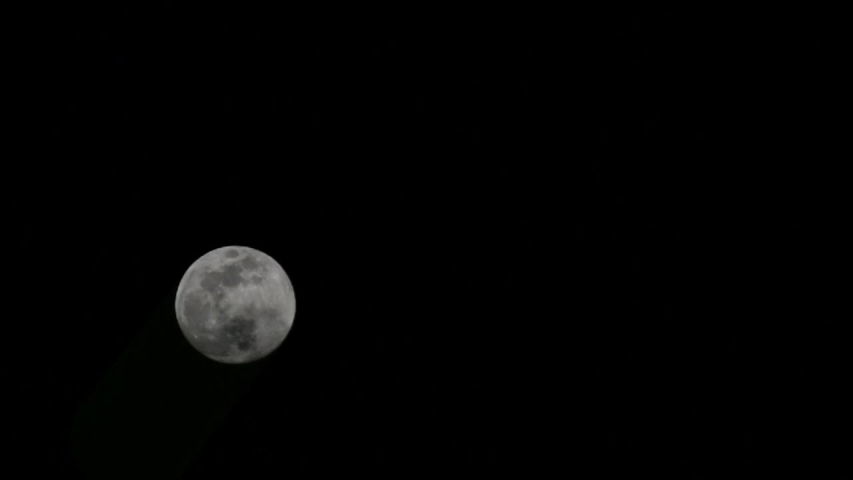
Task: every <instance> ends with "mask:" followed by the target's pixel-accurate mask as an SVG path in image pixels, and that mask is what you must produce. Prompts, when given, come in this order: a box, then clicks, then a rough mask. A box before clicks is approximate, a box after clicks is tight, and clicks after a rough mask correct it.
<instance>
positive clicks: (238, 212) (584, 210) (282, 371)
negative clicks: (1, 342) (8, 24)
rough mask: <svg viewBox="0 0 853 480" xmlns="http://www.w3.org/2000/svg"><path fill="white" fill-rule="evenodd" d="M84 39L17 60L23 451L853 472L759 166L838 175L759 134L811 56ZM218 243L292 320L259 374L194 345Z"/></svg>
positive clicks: (607, 37)
mask: <svg viewBox="0 0 853 480" xmlns="http://www.w3.org/2000/svg"><path fill="white" fill-rule="evenodd" d="M72 10H73V9H71V8H70V7H69V8H67V11H61V12H60V11H56V12H52V14H45V15H47V17H49V20H50V21H49V22H48V23H46V24H45V25H49V26H45V25H42V27H41V28H42V29H43V30H44V31H45V34H44V35H37V34H32V33H30V34H29V35H28V36H25V37H22V38H25V39H26V40H25V41H22V42H21V44H22V45H23V47H22V50H21V51H23V52H24V54H23V55H22V58H23V59H24V61H25V63H26V65H27V68H23V69H21V70H20V71H21V72H24V73H23V75H24V76H25V77H26V80H25V81H24V82H23V83H24V84H25V85H24V86H23V87H22V88H23V89H22V90H15V91H16V92H24V93H22V94H20V95H18V94H16V95H18V99H20V100H23V102H24V103H26V104H27V105H26V107H25V108H24V109H23V110H24V111H25V113H24V114H22V117H21V118H20V121H19V122H17V127H18V128H20V129H21V130H22V132H23V135H21V136H18V138H17V139H19V140H24V143H26V147H25V148H22V149H20V150H17V149H15V150H14V151H15V152H19V153H17V154H16V155H17V156H16V157H14V158H13V157H7V161H8V162H9V165H10V166H9V167H8V176H6V177H5V178H4V180H5V183H6V186H5V189H6V191H5V194H4V196H6V197H7V199H6V200H5V205H6V206H7V207H8V214H7V215H6V216H5V223H6V225H7V228H8V227H11V228H8V230H7V229H4V230H5V231H4V233H5V237H6V238H7V239H11V240H12V244H13V246H12V247H11V250H7V255H8V256H9V257H11V259H12V261H13V263H16V262H20V266H16V267H15V268H16V270H17V271H18V272H23V273H24V277H23V278H24V279H25V280H24V281H20V280H18V281H17V282H16V283H17V284H18V286H19V287H23V288H21V289H20V293H19V292H18V291H17V290H16V291H15V295H16V298H15V299H12V300H14V302H15V303H16V304H18V305H24V306H26V308H23V309H22V311H21V313H19V314H18V313H16V314H15V315H18V316H20V317H21V318H20V319H19V320H18V321H13V322H10V323H12V324H14V325H16V326H17V324H18V322H19V321H20V324H21V326H22V333H21V335H20V336H18V334H17V333H15V335H14V338H15V340H13V341H12V343H13V344H14V346H13V349H14V350H13V351H12V352H11V353H9V352H8V350H7V354H8V355H9V357H8V358H9V360H7V361H6V362H5V364H6V365H5V366H4V367H3V368H4V375H5V376H6V378H7V379H8V382H9V383H8V384H9V385H13V386H14V387H12V388H11V389H10V393H9V394H4V396H6V399H5V400H4V401H9V402H12V403H11V404H10V407H9V408H8V409H6V410H7V411H6V413H7V414H9V416H10V422H9V423H8V424H7V425H11V428H5V429H4V431H5V433H7V434H9V435H11V441H12V442H13V445H15V447H14V448H13V450H12V451H11V452H8V451H7V454H8V458H11V459H12V460H20V461H23V462H25V465H27V467H25V468H31V469H34V470H40V469H42V468H46V469H49V470H50V472H51V474H55V475H58V476H56V477H55V478H69V479H73V478H113V479H116V478H149V479H166V478H219V477H221V476H229V477H231V478H235V476H237V477H236V478H242V477H253V476H259V477H260V476H263V478H305V477H307V476H308V475H314V476H317V475H323V476H328V477H330V478H343V475H368V476H370V475H374V476H375V475H380V476H383V477H384V476H388V477H389V478H392V477H393V478H416V476H418V475H429V476H430V477H431V478H449V477H452V476H456V475H458V476H464V477H466V478H481V477H485V476H487V475H488V476H493V475H495V474H504V475H510V478H550V477H544V476H543V475H546V474H559V475H561V476H564V477H565V478H636V477H639V476H640V475H643V473H642V472H657V473H659V474H669V473H672V474H673V475H675V477H677V478H682V479H700V478H702V479H705V478H735V477H733V476H729V475H728V474H727V472H732V471H737V472H746V473H748V474H751V475H753V476H752V477H750V478H761V475H762V474H765V473H768V472H771V471H774V470H775V469H777V468H781V469H782V470H787V471H794V470H796V469H802V471H803V472H810V473H813V474H814V476H813V477H811V478H839V479H840V478H850V477H845V476H843V475H844V474H845V472H844V470H843V469H841V467H840V466H838V465H839V464H838V463H837V461H838V459H840V458H842V454H843V453H844V452H847V453H849V451H850V450H848V449H847V447H848V446H849V443H845V442H844V441H842V440H837V439H838V438H841V437H840V436H841V435H842V433H843V432H844V431H845V429H846V427H849V426H850V416H849V413H842V412H847V411H849V408H847V409H845V408H843V405H847V406H848V407H849V404H850V400H851V397H850V394H849V393H844V392H845V390H846V388H845V385H844V384H843V383H842V380H843V381H844V382H847V383H849V379H850V369H851V364H853V362H851V359H852V358H853V357H851V353H850V349H849V339H850V338H851V337H850V326H849V321H848V320H846V318H844V316H843V315H833V314H829V313H824V312H822V309H824V308H825V305H826V302H825V301H820V300H815V296H814V295H825V296H826V295H829V293H828V292H829V291H828V290H826V289H825V288H823V287H820V288H818V287H817V284H818V283H819V279H820V277H816V276H813V275H812V274H810V273H808V272H809V271H810V269H812V268H814V267H816V266H817V264H819V263H821V261H818V260H816V259H815V257H813V256H811V254H806V253H804V252H812V253H813V255H821V254H822V251H821V250H820V249H812V247H810V245H812V244H811V243H810V242H812V241H813V238H811V237H810V235H811V234H812V233H813V232H814V231H815V230H814V229H813V227H812V226H811V223H810V222H812V221H813V216H812V214H811V211H810V210H809V208H808V207H807V206H806V203H805V202H803V201H802V200H803V198H804V197H806V196H807V195H806V193H805V192H806V190H808V189H809V188H812V185H811V184H809V183H808V180H807V179H806V178H804V177H803V176H801V175H800V173H801V169H799V167H796V166H794V167H789V166H787V165H788V164H787V163H785V162H781V161H777V162H770V160H772V159H773V158H781V155H783V154H784V155H789V156H792V157H795V158H805V154H806V153H808V158H812V159H814V158H815V157H819V156H820V155H822V154H823V153H824V152H823V151H822V148H823V147H824V146H825V145H826V142H825V139H826V137H827V136H829V135H830V133H829V131H828V130H826V129H825V128H823V127H818V126H817V125H816V124H814V123H811V124H809V125H808V126H803V128H801V129H799V130H798V132H799V133H798V135H796V136H790V135H784V134H783V133H781V130H774V129H773V128H771V127H770V125H771V123H772V122H773V121H774V119H775V120H778V119H779V118H781V117H780V116H782V115H789V114H791V112H792V111H795V110H796V111H798V112H806V111H808V112H812V111H813V110H812V109H815V108H817V107H816V106H817V105H821V104H822V103H821V102H822V97H821V95H822V93H821V92H822V91H823V90H821V89H810V90H809V91H810V92H812V93H813V95H811V96H809V97H808V99H806V98H805V97H802V98H801V97H798V96H796V95H789V96H788V97H786V98H787V101H786V102H785V103H784V105H782V104H780V103H779V102H778V101H776V99H778V98H779V95H780V94H782V93H784V92H790V91H791V90H790V89H788V88H787V87H783V86H781V85H778V84H777V83H774V82H773V81H771V80H772V79H777V80H778V79H779V78H786V79H788V80H787V81H792V80H791V79H792V76H791V75H792V73H791V72H796V71H800V70H801V69H800V70H798V69H795V68H791V67H789V65H790V64H791V63H792V62H799V63H800V64H801V65H803V66H804V67H803V68H805V69H808V70H809V71H811V72H818V71H820V68H821V67H822V66H823V63H822V61H823V59H824V57H821V56H820V55H819V52H821V51H822V48H823V45H824V44H822V43H821V41H820V40H819V39H815V38H811V37H810V38H811V40H808V41H803V42H800V41H797V40H794V39H789V40H787V41H785V42H784V43H772V42H771V44H772V46H775V47H774V48H776V49H775V50H774V49H772V48H771V49H768V48H767V45H769V44H768V43H766V42H765V40H763V39H764V38H765V37H762V36H760V35H756V36H753V35H752V34H751V33H750V32H753V31H754V30H753V29H752V28H751V26H752V24H750V23H749V22H743V23H742V24H737V23H738V22H734V24H732V25H729V27H728V28H727V29H725V32H726V33H725V34H721V33H719V32H720V29H719V28H716V27H712V26H709V25H710V24H713V23H714V22H711V21H710V20H708V19H707V18H706V17H704V16H695V15H689V14H687V13H686V12H673V11H655V12H639V11H637V12H623V13H622V14H618V15H617V14H616V13H615V12H610V13H608V14H607V15H602V16H596V17H589V18H587V17H584V16H582V15H579V14H578V16H574V17H567V19H566V20H565V22H562V21H559V20H558V19H557V18H548V19H547V21H546V20H544V19H543V20H542V21H543V25H541V28H540V26H537V23H536V22H533V23H526V22H525V21H523V20H521V19H512V18H513V15H510V14H509V12H503V15H504V16H506V17H508V18H510V19H512V20H510V19H503V20H497V19H496V18H495V19H492V18H491V17H489V16H488V15H485V14H484V15H483V16H477V15H475V16H472V17H470V19H469V18H468V17H465V16H463V15H461V14H460V15H458V16H456V15H454V16H449V17H452V18H453V19H455V20H447V21H444V22H440V23H429V22H426V23H427V25H431V26H429V27H427V26H421V25H420V23H419V22H421V21H423V19H422V18H420V16H414V17H409V16H405V15H403V14H402V13H400V15H401V17H400V18H401V19H407V20H405V21H404V20H398V21H396V22H388V23H383V22H378V23H380V24H382V28H379V27H376V28H374V27H368V26H367V24H362V23H360V22H356V21H354V20H351V19H350V18H349V15H350V14H349V13H346V12H338V13H337V14H336V15H335V16H334V19H333V20H332V19H329V20H328V21H326V20H324V21H322V22H321V21H319V20H318V18H325V17H322V16H320V17H318V16H316V15H315V16H311V15H308V14H307V13H303V12H295V11H285V10H281V11H275V12H273V11H269V12H262V11H260V10H257V11H249V10H243V11H231V10H216V9H214V8H212V7H210V8H209V9H208V10H205V11H195V12H185V11H178V10H177V9H175V8H173V7H168V6H166V5H160V4H158V5H147V6H145V7H144V8H143V7H139V8H134V7H122V8H112V7H110V8H93V9H90V10H85V11H84V10H73V11H72ZM360 13H361V14H366V12H360ZM641 13H642V15H641ZM384 14H387V12H385V13H384ZM367 16H371V15H367ZM438 16H439V17H441V18H445V16H443V15H438ZM547 17H548V16H546V18H547ZM377 18H378V17H377ZM312 19H313V20H312ZM374 21H377V20H376V18H374ZM46 22H47V20H46ZM546 23H547V25H545V24H546ZM706 23H707V24H706ZM715 25H716V24H715ZM735 38H737V39H738V40H737V41H736V40H734V39H735ZM777 67H778V68H779V69H780V70H776V68H777ZM781 72H788V73H789V75H787V76H785V75H777V74H778V73H781ZM792 83H796V84H797V85H800V86H802V85H804V84H803V83H798V82H797V81H792ZM803 88H807V87H803ZM823 95H826V94H823ZM794 116H795V117H797V118H816V117H814V116H807V115H805V114H803V115H800V114H799V113H798V114H797V115H794ZM780 123H783V122H780ZM827 150H828V149H827ZM756 160H759V161H760V162H759V163H761V162H770V163H762V164H761V165H758V164H756V163H754V161H756ZM765 165H770V166H765ZM226 245H246V246H250V247H253V248H256V249H258V250H261V251H263V252H265V253H267V254H269V255H270V256H272V257H273V258H275V259H276V260H277V261H278V262H279V263H280V264H281V265H282V267H283V268H284V269H285V271H286V272H287V274H288V275H289V277H290V279H291V281H292V283H293V287H294V291H295V294H296V303H297V307H296V317H295V320H294V324H293V328H292V329H291V331H290V333H289V335H288V337H287V338H286V340H285V341H284V343H283V344H282V345H281V346H280V348H279V349H278V350H277V351H275V352H274V353H273V354H271V355H270V356H268V357H266V358H264V359H262V360H261V361H258V362H256V363H252V364H248V365H241V366H234V365H224V364H219V363H216V362H213V361H210V360H208V359H206V358H205V357H204V356H202V355H201V354H199V353H198V352H196V351H195V350H194V349H193V348H192V347H191V346H190V345H189V343H188V342H187V341H186V340H185V339H184V337H183V336H182V334H181V331H180V329H179V327H178V324H177V320H176V317H175V311H174V300H175V294H176V292H177V288H178V284H179V282H180V280H181V277H182V276H183V274H184V272H185V271H186V269H187V268H188V267H189V266H190V265H191V264H192V263H193V262H194V261H195V260H196V259H197V258H198V257H200V256H201V255H203V254H205V253H206V252H208V251H210V250H213V249H216V248H219V247H222V246H226ZM21 338H24V339H26V340H25V341H21V340H20V339H21ZM17 349H20V351H18V350H17ZM845 426H846V427H845ZM848 432H849V429H848ZM847 435H848V437H847V438H848V440H849V433H848V434H847ZM796 471H800V470H796ZM823 472H826V474H825V475H823ZM627 475H631V476H630V477H629V476H627ZM832 475H834V476H832ZM240 476H242V477H240Z"/></svg>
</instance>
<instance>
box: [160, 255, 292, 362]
mask: <svg viewBox="0 0 853 480" xmlns="http://www.w3.org/2000/svg"><path fill="white" fill-rule="evenodd" d="M175 313H176V314H177V318H178V324H179V325H180V327H181V331H182V332H183V334H184V336H185V337H186V339H187V340H188V341H189V343H190V345H192V346H193V347H194V348H195V349H196V350H197V351H199V352H200V353H202V354H203V355H205V356H206V357H208V358H210V359H212V360H215V361H217V362H221V363H231V364H234V363H248V362H253V361H255V360H259V359H261V358H263V357H266V356H267V355H269V354H270V353H272V352H273V351H274V350H275V349H277V348H278V347H279V345H281V343H282V342H283V341H284V339H285V337H286V336H287V334H288V332H290V328H291V326H293V318H294V316H295V315H296V297H295V296H294V293H293V285H292V284H291V283H290V278H289V277H288V276H287V274H286V273H285V272H284V269H283V268H282V267H281V265H279V264H278V262H276V261H275V260H274V259H273V258H272V257H270V256H269V255H267V254H265V253H263V252H261V251H258V250H255V249H253V248H250V247H243V246H230V247H222V248H218V249H216V250H213V251H210V252H208V253H206V254H204V255H202V256H201V258H199V259H198V260H196V261H195V262H194V263H193V264H192V265H191V266H190V268H189V269H188V270H187V271H186V273H185V274H184V276H183V278H182V279H181V283H180V286H179V287H178V293H177V296H176V299H175Z"/></svg>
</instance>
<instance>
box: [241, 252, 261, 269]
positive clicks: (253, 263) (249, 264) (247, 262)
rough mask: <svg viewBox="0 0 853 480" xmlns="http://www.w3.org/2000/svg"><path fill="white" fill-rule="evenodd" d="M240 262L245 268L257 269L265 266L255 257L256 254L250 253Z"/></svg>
mask: <svg viewBox="0 0 853 480" xmlns="http://www.w3.org/2000/svg"><path fill="white" fill-rule="evenodd" d="M240 264H241V265H243V268H245V269H246V270H257V269H259V268H261V267H262V266H263V265H262V264H261V262H259V261H258V259H257V258H255V257H254V255H249V256H247V257H246V258H244V259H243V260H240Z"/></svg>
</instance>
